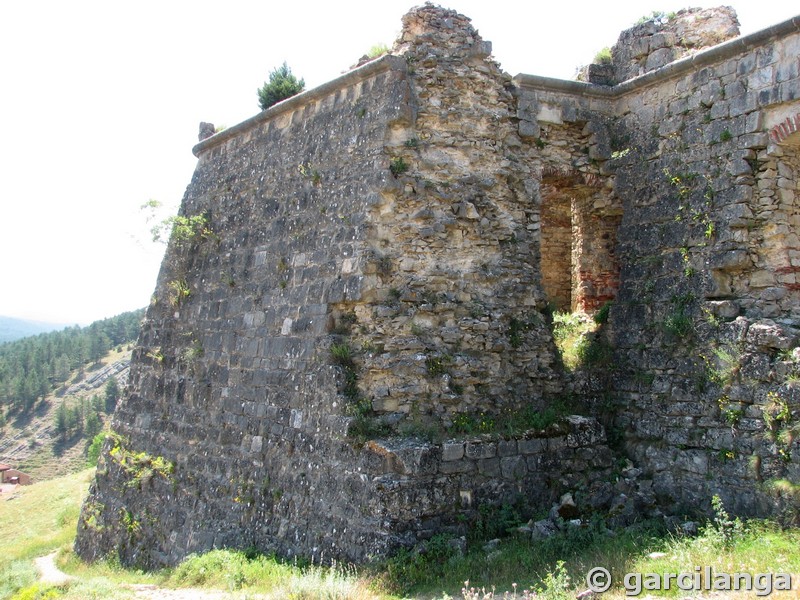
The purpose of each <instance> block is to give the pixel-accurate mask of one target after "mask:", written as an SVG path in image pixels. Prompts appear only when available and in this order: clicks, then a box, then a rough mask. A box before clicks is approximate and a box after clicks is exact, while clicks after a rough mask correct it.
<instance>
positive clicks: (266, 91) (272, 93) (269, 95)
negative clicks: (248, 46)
mask: <svg viewBox="0 0 800 600" xmlns="http://www.w3.org/2000/svg"><path fill="white" fill-rule="evenodd" d="M305 89H306V82H305V80H304V79H299V80H298V79H297V77H295V76H294V74H293V73H292V70H291V69H290V68H289V65H287V64H286V62H284V63H283V64H282V65H281V66H280V67H277V68H275V69H273V70H272V71H271V72H270V74H269V81H265V82H264V85H263V86H261V87H260V88H259V89H258V105H259V106H260V107H261V110H266V109H268V108H269V107H270V106H273V105H274V104H277V103H278V102H280V101H281V100H286V99H287V98H291V97H292V96H295V95H297V94H299V93H300V92H302V91H303V90H305Z"/></svg>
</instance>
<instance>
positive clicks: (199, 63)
mask: <svg viewBox="0 0 800 600" xmlns="http://www.w3.org/2000/svg"><path fill="white" fill-rule="evenodd" d="M415 4H417V2H412V1H399V0H398V1H395V0H384V1H382V2H375V1H374V0H372V1H369V2H367V1H357V0H339V1H338V2H320V3H316V2H308V1H306V2H281V3H275V2H269V1H265V0H261V1H260V2H246V1H241V0H226V1H225V2H224V3H223V2H206V1H194V2H180V1H176V0H158V1H151V0H137V1H136V2H125V1H115V2H109V1H108V0H104V1H102V2H87V1H83V0H71V1H70V2H65V1H63V0H58V1H48V0H44V1H40V2H33V1H24V0H22V1H19V2H9V1H6V2H2V3H0V55H1V56H2V61H0V85H2V92H1V93H0V113H2V115H3V118H4V122H5V125H4V126H3V130H2V140H1V143H0V201H1V202H2V206H3V209H4V210H3V213H4V214H3V219H2V223H3V225H4V226H3V231H2V235H0V256H2V261H0V282H2V283H0V315H6V316H15V317H22V318H31V319H38V320H46V321H53V322H57V323H81V324H86V323H89V322H91V321H94V320H96V319H101V318H105V317H109V316H113V315H115V314H118V313H120V312H123V311H126V310H133V309H135V308H139V307H142V306H145V305H146V304H147V303H148V302H149V299H150V295H151V294H152V292H153V289H154V287H155V281H156V275H157V273H158V267H159V264H160V261H161V256H162V255H163V251H164V247H163V246H160V245H158V244H155V243H153V242H152V241H151V240H150V238H149V235H148V233H147V232H148V227H149V226H148V225H147V224H146V222H145V216H146V215H145V214H144V212H143V211H142V210H141V209H140V207H141V205H142V204H144V203H145V202H147V201H148V200H149V199H156V200H159V201H161V202H162V203H164V204H165V205H167V206H170V207H172V209H173V210H175V209H177V206H178V204H179V202H180V199H181V197H182V196H183V192H184V190H185V188H186V185H187V184H188V183H189V180H190V178H191V175H192V171H193V169H194V166H195V162H196V160H195V158H194V156H193V155H192V153H191V148H192V146H193V145H194V144H195V143H196V142H197V129H198V124H199V122H200V121H210V122H213V123H215V124H217V125H228V126H230V125H234V124H236V123H238V122H240V121H242V120H244V119H246V118H248V117H250V116H252V115H254V114H255V113H257V112H258V110H259V109H258V102H257V97H256V89H257V88H258V87H259V86H260V85H262V83H263V82H264V80H265V79H266V78H267V76H268V73H269V71H270V70H271V69H272V68H274V67H276V66H278V65H280V64H281V63H282V62H283V61H284V60H286V61H287V62H288V63H289V65H290V66H291V68H292V70H293V71H294V73H295V74H296V75H298V76H300V77H304V78H305V80H306V85H307V88H311V87H314V86H316V85H319V84H321V83H324V82H325V81H328V80H330V79H332V78H334V77H336V76H338V75H339V74H340V73H341V72H342V71H343V70H345V69H347V67H349V66H350V65H352V64H354V63H355V62H356V61H357V60H358V58H359V57H360V56H361V55H362V54H364V53H366V51H367V50H368V49H369V48H370V47H371V46H373V45H375V44H379V43H385V44H388V45H391V43H392V41H393V40H394V38H395V37H396V35H397V33H398V31H399V28H400V17H401V16H402V15H403V14H404V13H405V12H406V11H407V10H408V9H409V8H410V7H411V6H414V5H415ZM442 4H443V5H444V6H448V7H450V8H454V9H456V10H458V11H459V12H462V13H464V14H465V15H467V16H469V17H471V18H472V22H473V24H474V25H475V27H476V28H477V29H478V30H479V32H480V33H481V35H482V37H483V38H484V39H487V40H490V41H492V42H493V44H494V56H495V58H496V59H497V60H498V61H499V62H500V63H501V66H502V67H503V69H504V70H506V71H507V72H509V73H511V74H512V75H514V74H517V73H520V72H524V73H532V74H536V75H548V76H552V77H561V78H565V79H571V78H572V77H573V75H574V73H575V69H576V67H577V66H579V65H581V64H585V63H588V62H590V61H591V59H592V57H593V56H594V55H595V53H596V52H597V51H598V50H600V49H601V48H603V47H604V46H610V45H612V44H613V43H614V42H615V41H616V39H617V36H618V35H619V32H620V31H621V30H622V29H625V28H627V27H629V26H631V25H632V24H633V23H634V22H635V21H636V20H637V19H638V18H639V17H641V16H643V15H644V14H649V13H650V12H652V10H656V9H658V10H663V11H672V10H679V9H680V8H683V7H684V6H686V5H684V4H675V3H674V2H672V1H670V0H664V1H660V3H659V5H654V6H649V5H647V4H646V3H644V2H642V1H641V0H635V1H633V0H631V1H629V0H625V1H619V0H615V1H614V2H596V1H591V2H569V1H563V2H546V3H545V2H536V1H528V2H525V3H520V2H519V1H516V0H515V1H514V2H511V1H504V0H492V1H488V0H480V1H478V0H452V1H451V2H443V3H442ZM718 4H720V2H705V1H703V2H693V3H691V4H690V5H691V6H712V5H718ZM732 4H733V6H734V8H736V9H737V11H738V13H739V20H740V22H741V25H742V32H743V33H748V32H752V31H754V30H757V29H761V28H763V27H766V26H768V25H772V24H774V23H777V22H780V21H783V20H785V19H787V18H789V17H792V16H794V14H795V13H797V12H800V11H798V10H797V9H796V8H795V5H794V3H793V2H787V1H785V0H780V1H766V0H765V1H761V2H754V1H753V0H747V2H744V1H743V0H739V2H738V3H737V2H733V3H732Z"/></svg>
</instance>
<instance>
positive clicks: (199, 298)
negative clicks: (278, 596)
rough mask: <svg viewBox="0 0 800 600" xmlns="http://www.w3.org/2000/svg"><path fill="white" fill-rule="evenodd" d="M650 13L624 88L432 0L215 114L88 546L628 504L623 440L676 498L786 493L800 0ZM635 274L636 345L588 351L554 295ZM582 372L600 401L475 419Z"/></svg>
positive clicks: (300, 550) (167, 547)
mask: <svg viewBox="0 0 800 600" xmlns="http://www.w3.org/2000/svg"><path fill="white" fill-rule="evenodd" d="M704 24H705V26H707V28H706V29H705V30H704ZM709 24H710V25H709ZM637 27H638V29H637ZM637 27H635V28H633V29H632V30H629V31H628V32H625V33H623V35H622V36H621V37H620V42H619V43H618V46H617V47H615V48H614V49H613V53H612V54H613V56H614V59H615V60H614V63H613V64H612V65H611V67H610V68H606V69H605V70H603V69H589V76H590V78H592V77H595V78H596V77H605V78H606V79H605V80H603V81H604V82H605V83H615V81H619V83H616V84H615V85H602V84H599V83H580V82H566V81H559V80H553V79H547V78H541V77H535V76H529V75H518V76H517V77H515V78H513V79H512V78H511V77H509V76H508V75H506V74H505V73H503V72H502V71H501V70H500V68H499V66H498V65H497V64H496V63H495V62H494V61H493V60H492V59H491V56H490V53H491V45H490V44H489V43H488V42H485V41H483V40H481V38H480V36H479V35H478V34H477V32H476V31H475V29H474V28H473V27H472V26H471V24H470V23H469V20H468V19H467V18H466V17H464V16H462V15H459V14H458V13H456V12H454V11H448V10H444V9H441V8H438V7H433V6H431V5H426V6H424V7H420V8H417V9H414V10H412V11H411V12H410V13H409V14H408V15H406V17H404V20H403V33H402V34H401V37H400V38H399V39H398V41H397V42H396V44H395V47H394V48H393V50H392V53H391V55H389V56H386V57H383V58H380V59H378V60H376V61H373V62H371V63H368V64H366V65H364V66H362V67H359V68H357V69H355V70H353V71H351V72H349V73H347V74H346V75H344V76H342V77H340V78H339V79H337V80H334V81H332V82H330V83H328V84H325V85H323V86H321V87H319V88H316V89H315V90H311V91H309V92H306V93H304V94H301V95H299V96H297V97H295V98H292V99H289V100H287V101H285V102H283V103H281V104H279V105H277V106H275V107H273V108H270V109H268V110H267V111H264V112H263V113H260V114H259V115H257V116H256V117H253V118H252V119H249V120H248V121H245V122H244V123H241V124H239V125H237V126H235V127H232V128H230V129H228V130H226V131H223V132H221V133H219V134H216V135H214V136H212V137H210V138H208V139H205V140H202V141H201V142H200V144H198V146H196V148H195V153H196V154H197V156H198V159H199V160H198V166H197V169H196V171H195V174H194V177H193V179H192V182H191V184H190V185H189V187H188V189H187V192H186V196H185V198H184V202H183V205H182V207H181V214H182V215H184V216H187V217H189V216H198V215H202V216H203V219H204V222H205V224H206V226H205V227H204V228H203V229H202V231H199V232H198V233H197V235H194V236H192V237H190V238H189V239H185V240H176V239H174V240H173V241H172V242H171V244H170V247H169V248H168V251H167V255H166V256H165V260H164V263H163V265H162V269H161V273H160V275H159V280H158V284H157V288H156V292H155V294H154V300H153V303H152V304H151V306H150V308H149V310H148V313H147V316H146V319H145V322H144V325H143V330H142V334H141V337H140V340H139V344H138V347H137V349H136V351H135V353H134V357H133V363H132V370H131V376H130V381H129V388H128V393H127V395H126V398H125V400H124V401H123V402H122V403H121V404H120V406H119V407H118V409H117V413H116V415H115V420H114V429H115V431H116V432H117V434H118V435H116V436H115V437H114V438H113V439H112V440H110V441H109V442H108V443H107V446H106V448H105V452H104V457H103V461H102V464H101V467H100V468H99V469H98V475H97V479H96V482H95V484H94V485H93V487H92V491H91V494H90V497H89V500H88V501H87V503H86V505H85V506H84V509H83V511H82V517H81V522H80V525H79V535H78V539H77V542H76V549H77V551H78V552H79V554H81V555H82V556H84V557H89V558H93V557H99V556H105V555H107V554H109V553H113V552H116V553H117V554H118V555H119V556H120V558H121V559H122V560H123V561H124V562H126V563H131V564H140V565H143V566H156V565H159V564H172V563H175V562H176V561H178V560H180V559H181V558H182V557H183V556H185V555H186V554H188V553H190V552H195V551H201V550H205V549H209V548H212V547H223V546H234V547H247V546H254V547H258V548H261V549H262V550H275V551H278V552H280V553H282V554H288V555H291V554H305V555H313V556H316V557H320V556H322V555H325V556H327V557H335V556H340V557H346V558H349V559H353V560H367V559H369V558H371V557H374V556H378V555H382V554H385V553H387V552H390V551H391V550H392V549H393V548H396V547H398V546H401V545H411V544H413V543H415V542H416V541H418V540H419V539H424V538H426V537H429V536H430V535H432V534H433V533H435V532H437V531H442V530H445V531H452V532H458V531H459V530H460V529H459V528H463V523H465V522H469V521H470V520H471V519H473V518H474V516H475V514H476V510H477V507H478V506H480V505H481V504H484V503H501V502H512V501H515V500H518V499H519V498H523V499H524V501H525V502H526V503H527V504H528V505H529V506H531V507H545V508H547V507H549V504H550V502H552V501H553V500H554V499H556V498H558V497H559V495H560V494H562V493H563V492H566V491H574V490H577V489H581V490H583V491H585V494H586V495H587V497H589V498H590V503H592V504H593V505H594V506H596V507H602V505H603V502H604V501H602V500H600V499H599V498H600V497H601V496H603V497H608V496H609V493H610V492H609V489H610V488H611V485H612V484H613V482H614V481H615V478H616V479H617V480H618V479H619V478H620V474H619V469H618V465H619V460H620V459H621V458H623V457H629V458H630V459H632V460H633V461H634V463H635V464H636V466H637V467H638V470H640V471H641V473H642V478H641V480H640V481H639V482H638V483H637V484H636V485H637V486H638V488H637V489H639V490H640V491H639V495H640V497H646V498H647V499H648V502H645V504H648V506H649V508H648V510H655V508H653V507H654V506H655V504H656V500H657V501H658V504H659V506H660V507H661V509H664V510H675V511H679V510H681V509H682V507H695V508H696V507H698V506H703V505H708V503H709V499H710V497H711V495H712V494H719V495H720V496H721V497H722V498H723V500H724V501H725V502H726V506H729V507H730V508H731V509H733V511H734V512H737V513H739V514H768V513H770V512H772V511H774V510H776V508H779V504H780V501H778V503H777V504H776V501H775V499H774V497H772V496H770V495H769V494H767V493H766V491H765V487H764V486H765V484H766V483H768V482H770V481H773V480H777V479H782V478H787V479H789V480H791V481H793V482H795V483H798V482H800V473H799V472H798V469H799V468H800V467H798V465H800V449H799V448H798V441H796V440H795V437H794V433H793V432H794V431H795V428H796V424H797V420H798V419H800V414H798V410H799V409H800V397H799V396H798V393H797V390H796V387H795V383H794V382H795V379H796V376H797V368H798V367H797V363H798V359H800V357H798V356H795V354H796V353H794V352H793V349H794V348H795V347H796V346H797V345H798V317H800V315H798V314H797V312H798V308H797V307H798V293H800V282H798V281H796V277H797V273H798V271H800V244H798V239H797V234H796V231H797V227H796V226H797V220H798V218H799V215H798V209H797V205H798V203H797V200H796V198H795V196H796V194H797V192H798V186H797V169H800V158H798V155H797V148H798V145H799V144H798V140H797V138H798V137H800V133H795V132H796V129H797V121H798V120H800V116H798V115H800V98H798V96H800V83H799V82H798V78H800V72H799V71H800V63H799V62H798V55H800V20H798V19H793V20H790V21H787V22H785V23H782V24H779V25H776V26H775V27H773V28H770V29H768V30H764V31H762V32H759V33H756V34H753V35H751V36H747V37H744V38H733V39H730V40H729V41H727V42H722V43H721V44H720V43H719V42H720V41H721V40H720V39H719V38H717V37H714V35H711V34H708V32H709V31H713V32H723V33H724V36H725V37H730V36H731V35H735V33H736V32H737V31H738V29H737V28H736V22H735V15H733V14H732V13H730V12H729V11H725V10H722V11H695V10H692V11H686V12H682V13H679V14H678V15H677V16H676V18H675V19H674V20H671V21H669V22H665V23H661V22H658V23H656V22H648V23H646V24H644V25H640V26H637ZM704 31H705V33H704ZM715 35H716V34H715ZM687 40H689V41H687ZM704 40H705V41H704ZM709 44H717V45H714V46H713V47H711V48H707V49H704V50H700V51H696V50H697V48H698V47H700V46H703V45H709ZM664 49H667V50H666V51H661V50H664ZM687 52H691V53H690V54H688V55H686V56H684V57H683V58H679V57H680V56H681V55H682V54H686V53H687ZM673 58H679V59H678V60H677V61H674V62H669V63H668V64H666V62H667V60H668V59H669V60H672V59H673ZM632 75H634V76H635V77H634V78H633V79H630V76H632ZM608 77H611V78H616V79H612V80H609V79H607V78H608ZM609 300H613V304H612V305H611V309H610V313H609V319H608V321H607V322H606V323H605V324H604V325H603V326H602V328H601V330H600V331H599V332H598V334H597V340H598V342H600V343H602V344H603V345H604V347H607V348H608V349H609V351H610V352H612V353H613V359H612V360H611V361H609V362H607V363H606V364H605V365H604V366H603V368H602V369H594V370H592V369H588V370H587V371H586V372H585V373H582V374H578V375H572V376H570V375H569V374H568V373H566V372H565V371H564V369H563V368H562V366H561V364H560V358H559V356H558V353H557V351H556V349H555V345H554V342H553V336H552V323H551V319H550V316H549V315H550V310H552V309H553V308H556V309H559V310H564V309H568V310H582V311H586V312H589V313H594V312H596V311H597V310H598V309H600V308H601V307H602V306H603V305H604V304H605V303H606V302H608V301H609ZM564 396H569V397H570V398H572V399H573V400H577V401H578V404H580V405H582V408H583V410H582V411H581V412H583V413H584V416H577V415H574V416H571V417H569V418H567V419H565V420H563V421H562V422H561V423H560V424H556V425H553V426H551V427H549V428H547V429H546V430H539V431H537V430H529V431H511V430H507V431H503V432H501V433H494V434H484V435H477V434H475V435H467V436H464V435H462V436H461V437H458V438H452V436H447V435H446V432H448V431H452V430H453V428H454V427H457V426H458V425H459V424H461V425H463V424H465V423H472V424H475V425H476V427H477V428H478V431H480V424H481V423H487V422H488V423H491V422H495V421H496V422H501V421H502V420H503V419H508V418H509V416H510V415H511V416H513V415H515V414H519V413H521V412H524V411H534V412H535V411H543V410H546V409H547V407H548V406H550V405H551V404H552V403H553V402H555V401H557V400H558V399H559V398H562V397H564ZM601 423H602V424H601ZM607 431H608V432H611V433H613V435H612V436H610V437H609V436H607ZM442 438H445V439H446V441H438V440H440V439H442ZM612 438H613V439H612ZM428 440H432V441H428ZM610 442H613V444H610ZM610 446H613V450H612V448H611V447H610ZM642 490H644V492H642ZM120 540H121V541H120Z"/></svg>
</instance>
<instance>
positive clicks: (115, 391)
mask: <svg viewBox="0 0 800 600" xmlns="http://www.w3.org/2000/svg"><path fill="white" fill-rule="evenodd" d="M105 400H106V412H107V413H108V414H111V413H112V412H114V409H115V408H116V407H117V400H119V384H118V383H117V379H116V378H115V377H109V378H108V382H107V383H106V391H105Z"/></svg>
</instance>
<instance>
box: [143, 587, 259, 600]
mask: <svg viewBox="0 0 800 600" xmlns="http://www.w3.org/2000/svg"><path fill="white" fill-rule="evenodd" d="M128 587H129V588H130V589H132V590H133V591H134V594H135V596H136V598H142V599H144V600H229V599H231V598H241V597H242V596H236V595H232V594H229V593H227V592H215V591H210V590H199V589H194V588H181V589H179V590H168V589H164V588H160V587H158V586H157V585H148V584H133V585H130V586H128ZM252 597H253V596H248V598H252Z"/></svg>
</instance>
